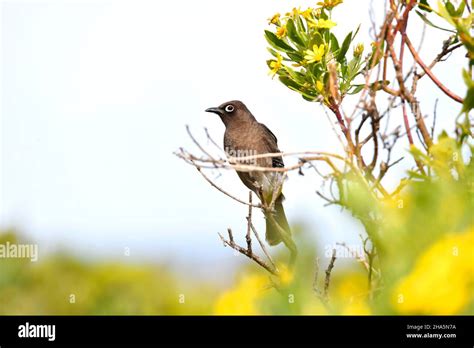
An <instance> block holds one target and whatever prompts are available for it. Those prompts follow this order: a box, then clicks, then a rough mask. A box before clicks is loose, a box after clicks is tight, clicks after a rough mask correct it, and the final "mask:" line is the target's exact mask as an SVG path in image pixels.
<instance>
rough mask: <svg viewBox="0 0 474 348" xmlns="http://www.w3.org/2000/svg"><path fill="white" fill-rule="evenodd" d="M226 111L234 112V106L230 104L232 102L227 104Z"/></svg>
mask: <svg viewBox="0 0 474 348" xmlns="http://www.w3.org/2000/svg"><path fill="white" fill-rule="evenodd" d="M225 111H226V112H232V111H234V106H233V105H230V104H229V105H227V106H226V107H225Z"/></svg>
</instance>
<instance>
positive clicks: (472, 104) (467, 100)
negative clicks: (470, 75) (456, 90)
mask: <svg viewBox="0 0 474 348" xmlns="http://www.w3.org/2000/svg"><path fill="white" fill-rule="evenodd" d="M472 109H474V86H472V87H469V88H468V90H467V93H466V96H465V97H464V102H463V107H462V112H469V111H471V110H472Z"/></svg>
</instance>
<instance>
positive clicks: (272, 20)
mask: <svg viewBox="0 0 474 348" xmlns="http://www.w3.org/2000/svg"><path fill="white" fill-rule="evenodd" d="M279 22H280V14H279V13H276V14H274V15H273V17H271V18H268V24H275V25H278V23H279Z"/></svg>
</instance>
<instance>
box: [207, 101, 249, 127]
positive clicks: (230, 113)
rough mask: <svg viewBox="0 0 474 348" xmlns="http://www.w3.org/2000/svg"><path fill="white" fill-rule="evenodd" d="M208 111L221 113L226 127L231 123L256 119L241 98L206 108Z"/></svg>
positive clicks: (220, 115)
mask: <svg viewBox="0 0 474 348" xmlns="http://www.w3.org/2000/svg"><path fill="white" fill-rule="evenodd" d="M206 112H212V113H214V114H217V115H219V117H220V118H221V120H222V122H224V124H225V126H226V127H227V126H229V125H231V124H238V123H241V122H248V121H252V120H255V118H254V117H253V115H252V113H251V112H250V111H249V110H248V109H247V107H246V106H245V104H244V103H242V102H241V101H239V100H232V101H228V102H226V103H223V104H221V105H219V106H218V107H213V108H208V109H206Z"/></svg>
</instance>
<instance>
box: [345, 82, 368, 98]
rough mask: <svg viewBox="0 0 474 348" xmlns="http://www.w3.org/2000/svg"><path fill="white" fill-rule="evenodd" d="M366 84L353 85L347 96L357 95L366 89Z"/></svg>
mask: <svg viewBox="0 0 474 348" xmlns="http://www.w3.org/2000/svg"><path fill="white" fill-rule="evenodd" d="M364 86H365V84H362V85H352V86H351V88H350V89H349V91H348V92H347V94H351V95H352V94H357V93H359V92H360V91H362V90H363V89H364Z"/></svg>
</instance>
